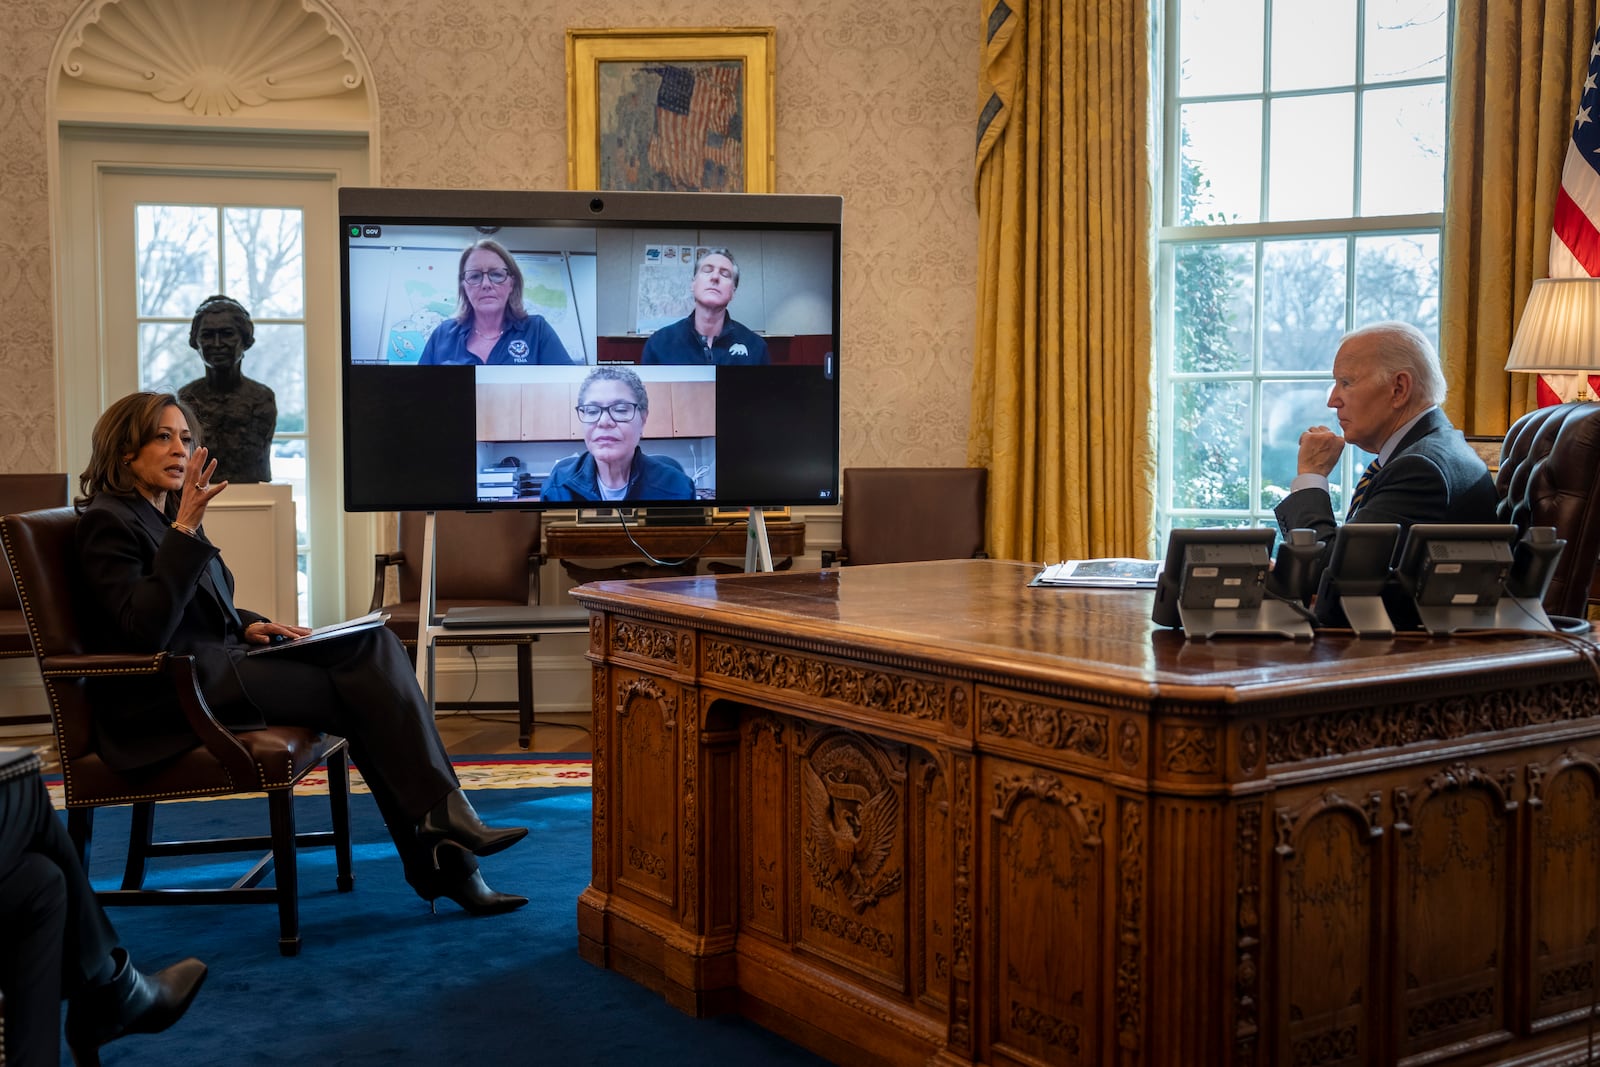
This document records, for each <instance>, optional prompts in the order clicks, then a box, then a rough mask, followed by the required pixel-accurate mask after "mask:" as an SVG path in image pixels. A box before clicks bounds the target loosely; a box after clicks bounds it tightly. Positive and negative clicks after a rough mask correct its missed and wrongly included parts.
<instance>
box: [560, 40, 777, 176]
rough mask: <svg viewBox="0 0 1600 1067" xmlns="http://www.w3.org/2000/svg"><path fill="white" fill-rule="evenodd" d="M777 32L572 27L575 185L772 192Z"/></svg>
mask: <svg viewBox="0 0 1600 1067" xmlns="http://www.w3.org/2000/svg"><path fill="white" fill-rule="evenodd" d="M773 33H774V31H773V29H772V28H771V27H770V26H769V27H758V28H749V27H743V28H734V27H717V28H712V29H651V30H571V29H569V30H568V31H567V180H568V184H569V185H570V186H571V187H572V188H574V189H638V190H647V191H657V192H725V193H769V192H772V191H773V184H774V183H773V142H774V138H773V109H772V99H773V77H774V66H775V60H774V43H773Z"/></svg>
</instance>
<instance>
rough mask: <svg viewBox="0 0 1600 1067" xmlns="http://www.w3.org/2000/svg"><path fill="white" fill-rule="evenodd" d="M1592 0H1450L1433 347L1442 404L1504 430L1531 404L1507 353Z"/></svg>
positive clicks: (1546, 226) (1581, 65)
mask: <svg viewBox="0 0 1600 1067" xmlns="http://www.w3.org/2000/svg"><path fill="white" fill-rule="evenodd" d="M1597 19H1600V0H1522V2H1521V3H1507V2H1506V0H1457V2H1456V30H1455V49H1454V54H1453V55H1452V57H1451V71H1450V76H1451V86H1450V137H1449V140H1450V155H1449V164H1448V166H1447V168H1446V174H1445V207H1444V210H1445V226H1444V237H1443V248H1442V256H1441V258H1442V261H1443V264H1444V277H1443V279H1442V286H1441V290H1442V291H1441V294H1440V295H1441V300H1440V322H1439V349H1440V355H1441V356H1442V357H1443V360H1444V365H1445V376H1446V378H1447V379H1448V381H1449V386H1450V393H1449V399H1448V402H1447V403H1446V405H1445V407H1446V409H1447V412H1448V414H1449V415H1450V418H1451V421H1452V422H1454V423H1455V424H1456V425H1457V426H1459V427H1461V428H1462V430H1463V431H1464V432H1466V433H1475V434H1503V433H1505V432H1506V430H1507V429H1509V428H1510V425H1511V423H1512V422H1514V421H1515V419H1516V417H1517V416H1518V415H1520V414H1522V413H1523V412H1525V411H1528V410H1529V409H1531V408H1533V407H1534V406H1535V400H1534V376H1533V375H1524V374H1517V375H1511V374H1507V373H1506V370H1505V365H1506V353H1507V352H1509V351H1510V350H1511V337H1512V334H1513V333H1515V331H1516V324H1517V317H1518V316H1519V315H1520V314H1521V313H1522V305H1523V303H1524V302H1525V301H1526V300H1527V299H1528V289H1529V288H1530V287H1531V286H1532V284H1533V280H1534V279H1535V278H1543V277H1544V276H1545V274H1546V271H1547V268H1548V266H1549V262H1550V223H1551V211H1552V208H1553V206H1554V204H1555V197H1556V191H1557V189H1558V188H1559V186H1560V184H1561V162H1562V159H1563V158H1564V157H1565V156H1566V152H1567V143H1568V142H1569V141H1570V140H1571V136H1572V120H1573V116H1574V115H1575V114H1576V112H1577V106H1578V97H1579V95H1580V88H1581V86H1582V84H1583V78H1584V74H1585V72H1586V71H1587V69H1588V67H1589V48H1590V45H1591V43H1592V42H1593V40H1594V32H1595V25H1596V20H1597Z"/></svg>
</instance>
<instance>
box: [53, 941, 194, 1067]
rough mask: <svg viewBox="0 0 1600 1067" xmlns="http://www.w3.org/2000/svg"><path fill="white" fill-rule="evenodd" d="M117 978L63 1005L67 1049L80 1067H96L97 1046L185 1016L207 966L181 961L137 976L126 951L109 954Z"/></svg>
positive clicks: (157, 1029)
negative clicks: (65, 1012)
mask: <svg viewBox="0 0 1600 1067" xmlns="http://www.w3.org/2000/svg"><path fill="white" fill-rule="evenodd" d="M111 955H112V958H113V959H115V960H116V963H117V969H116V973H115V974H113V975H112V976H111V981H109V982H107V983H105V984H104V985H97V986H90V987H89V988H87V989H84V990H80V991H79V992H77V993H75V994H73V996H72V999H71V1000H69V1001H68V1002H67V1047H68V1048H69V1049H71V1050H72V1060H73V1062H74V1063H76V1064H77V1065H78V1067H99V1064H100V1046H101V1045H104V1044H105V1043H106V1042H108V1041H115V1040H116V1039H117V1038H119V1037H122V1036H123V1035H125V1034H158V1033H160V1032H161V1031H163V1030H165V1029H166V1028H167V1027H169V1026H171V1025H172V1024H173V1023H175V1022H177V1021H178V1020H179V1019H181V1018H182V1017H183V1013H184V1012H186V1011H188V1010H189V1005H190V1004H191V1003H192V1002H193V1001H194V996H195V994H196V993H198V992H200V984H201V983H202V982H204V981H205V980H206V965H205V964H203V963H201V962H200V961H199V960H197V959H192V958H191V959H187V960H180V961H179V962H177V963H174V964H173V965H172V966H171V967H166V968H164V969H162V970H159V971H157V972H156V973H155V974H149V975H147V974H141V973H140V971H139V969H138V968H137V967H135V966H134V965H133V964H132V963H130V962H128V953H127V951H126V950H125V949H120V948H114V949H112V950H111Z"/></svg>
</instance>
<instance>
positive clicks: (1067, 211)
mask: <svg viewBox="0 0 1600 1067" xmlns="http://www.w3.org/2000/svg"><path fill="white" fill-rule="evenodd" d="M983 13H984V20H985V24H984V32H983V42H984V43H983V50H982V57H981V63H980V68H981V76H980V86H979V123H978V152H977V178H976V181H977V203H978V224H979V290H978V338H977V346H976V348H977V350H976V353H975V358H974V360H973V385H972V420H971V431H970V436H969V440H968V449H967V451H968V458H969V460H970V461H971V462H972V463H974V464H975V465H981V466H987V467H988V468H989V509H988V513H989V530H988V535H989V552H990V554H991V555H994V556H1000V557H1004V558H1016V559H1032V560H1056V559H1063V558H1069V557H1078V558H1087V557H1093V556H1116V555H1137V556H1144V555H1148V553H1149V547H1148V541H1149V537H1150V521H1151V513H1152V510H1153V495H1154V485H1153V483H1154V448H1153V444H1152V433H1153V428H1152V423H1151V415H1150V411H1151V399H1150V398H1151V395H1152V388H1151V381H1152V379H1151V321H1152V312H1151V296H1150V286H1151V283H1150V241H1151V222H1150V219H1151V195H1150V177H1149V156H1148V151H1147V147H1146V146H1147V138H1148V135H1149V128H1150V123H1149V93H1150V82H1149V66H1148V64H1149V62H1150V55H1149V47H1150V45H1149V24H1148V13H1147V5H1146V3H1145V0H1131V2H1130V0H984V4H983Z"/></svg>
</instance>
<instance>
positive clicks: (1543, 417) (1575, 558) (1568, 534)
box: [1495, 401, 1600, 618]
mask: <svg viewBox="0 0 1600 1067" xmlns="http://www.w3.org/2000/svg"><path fill="white" fill-rule="evenodd" d="M1495 485H1496V487H1497V488H1498V489H1499V490H1500V507H1499V516H1500V519H1501V521H1502V522H1512V523H1516V525H1517V526H1518V527H1520V528H1521V529H1524V530H1526V529H1527V528H1528V527H1529V526H1554V527H1555V528H1556V533H1557V535H1558V536H1560V537H1562V538H1565V539H1566V542H1567V546H1566V548H1565V549H1564V550H1563V551H1562V553H1561V559H1560V560H1559V561H1558V562H1557V564H1556V573H1555V576H1554V578H1552V579H1551V582H1550V589H1549V591H1548V592H1547V593H1546V594H1545V598H1544V608H1545V611H1547V612H1549V613H1550V614H1552V615H1568V616H1576V617H1580V618H1581V617H1583V615H1584V614H1585V612H1586V610H1587V606H1588V604H1589V603H1590V602H1591V601H1596V600H1600V592H1596V591H1592V590H1593V585H1594V582H1595V561H1596V559H1597V558H1600V491H1597V490H1600V403H1595V402H1593V401H1586V402H1581V403H1571V404H1557V405H1554V406H1552V407H1547V408H1538V409H1537V410H1534V411H1530V412H1528V413H1527V414H1526V415H1524V416H1522V418H1520V419H1518V420H1517V421H1516V423H1515V424H1514V425H1513V426H1512V427H1511V430H1510V432H1509V433H1507V434H1506V439H1505V444H1504V445H1503V446H1502V447H1501V450H1500V470H1499V473H1498V474H1497V476H1496V478H1495Z"/></svg>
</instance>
